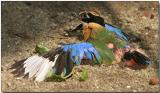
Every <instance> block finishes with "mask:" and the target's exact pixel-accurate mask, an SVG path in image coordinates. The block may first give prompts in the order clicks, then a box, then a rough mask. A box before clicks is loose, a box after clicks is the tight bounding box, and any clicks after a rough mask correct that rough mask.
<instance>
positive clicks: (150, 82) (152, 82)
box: [149, 77, 159, 85]
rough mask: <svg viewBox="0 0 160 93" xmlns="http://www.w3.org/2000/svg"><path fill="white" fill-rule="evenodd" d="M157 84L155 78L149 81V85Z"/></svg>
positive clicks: (157, 81)
mask: <svg viewBox="0 0 160 93" xmlns="http://www.w3.org/2000/svg"><path fill="white" fill-rule="evenodd" d="M158 83H159V79H158V78H157V77H152V78H151V79H150V81H149V84H150V85H157V84H158Z"/></svg>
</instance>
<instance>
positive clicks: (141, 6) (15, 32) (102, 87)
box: [1, 2, 158, 92]
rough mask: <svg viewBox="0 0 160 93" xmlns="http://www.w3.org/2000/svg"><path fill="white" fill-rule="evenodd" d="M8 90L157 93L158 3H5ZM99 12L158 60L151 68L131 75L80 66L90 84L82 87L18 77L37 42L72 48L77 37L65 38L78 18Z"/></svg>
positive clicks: (107, 68)
mask: <svg viewBox="0 0 160 93" xmlns="http://www.w3.org/2000/svg"><path fill="white" fill-rule="evenodd" d="M1 8H2V10H1V11H2V24H1V27H2V32H1V35H2V38H1V39H2V55H1V56H2V67H1V68H2V71H1V73H2V91H3V92H11V91H12V92H31V91H34V92H38V91H39V92H47V91H48V92H53V91H83V92H84V91H112V92H113V91H114V92H127V91H128V92H156V91H158V85H149V79H150V78H151V77H152V76H156V75H157V73H158V70H157V62H156V60H157V39H158V34H157V31H158V2H2V5H1ZM88 8H90V9H94V8H96V9H98V10H99V11H100V12H101V15H102V16H103V17H104V18H105V20H106V22H108V23H111V24H113V25H115V26H117V27H120V28H121V29H123V30H124V31H125V32H126V33H128V34H129V35H130V37H132V38H133V39H132V40H131V43H133V44H134V43H135V44H137V45H139V46H140V47H141V48H142V49H144V50H145V52H146V53H147V54H148V55H149V56H150V58H151V59H152V60H153V64H152V65H151V66H149V67H148V68H147V69H143V70H131V69H129V68H122V67H120V66H119V65H111V66H105V65H102V66H100V67H98V66H89V65H85V66H77V67H76V68H77V69H79V68H82V67H83V68H86V69H87V70H88V72H89V79H88V80H86V81H84V82H80V81H78V80H77V78H75V77H74V76H73V77H71V78H69V79H67V80H66V81H63V82H35V81H33V80H29V79H24V78H19V77H14V74H12V73H11V71H12V70H11V69H10V67H11V65H12V64H14V63H15V61H19V60H21V59H24V58H27V57H29V56H31V55H33V54H34V49H35V46H36V44H37V43H40V42H43V43H44V45H45V46H47V47H49V48H56V47H58V44H59V43H72V42H78V41H79V40H78V39H77V38H75V37H68V38H66V37H64V36H62V35H61V34H62V33H64V31H65V30H69V29H71V28H73V27H74V26H76V25H78V24H79V23H80V21H79V20H78V19H77V18H76V17H75V16H74V14H75V13H79V12H80V11H82V10H85V9H88Z"/></svg>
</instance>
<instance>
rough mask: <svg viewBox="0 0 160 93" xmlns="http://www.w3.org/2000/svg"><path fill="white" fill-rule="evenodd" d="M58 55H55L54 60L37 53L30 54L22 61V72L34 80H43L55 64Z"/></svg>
mask: <svg viewBox="0 0 160 93" xmlns="http://www.w3.org/2000/svg"><path fill="white" fill-rule="evenodd" d="M58 57H59V54H57V55H56V56H55V58H54V61H50V60H49V59H48V58H44V57H41V56H38V55H34V56H31V57H29V58H28V59H27V60H26V61H25V62H24V66H23V67H24V68H25V72H24V74H25V75H26V74H27V73H28V74H29V78H32V77H35V80H36V81H43V80H45V78H46V75H47V73H48V71H49V69H50V68H52V67H54V66H55V63H56V61H57V59H58Z"/></svg>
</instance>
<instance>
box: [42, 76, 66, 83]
mask: <svg viewBox="0 0 160 93" xmlns="http://www.w3.org/2000/svg"><path fill="white" fill-rule="evenodd" d="M65 80H66V79H64V78H62V77H61V75H56V74H50V75H48V77H47V78H46V80H45V81H52V82H62V81H65Z"/></svg>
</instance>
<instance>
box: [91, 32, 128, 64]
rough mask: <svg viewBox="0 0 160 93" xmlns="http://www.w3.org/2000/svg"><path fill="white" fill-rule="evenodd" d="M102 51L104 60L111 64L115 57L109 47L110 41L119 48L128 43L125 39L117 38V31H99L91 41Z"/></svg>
mask: <svg viewBox="0 0 160 93" xmlns="http://www.w3.org/2000/svg"><path fill="white" fill-rule="evenodd" d="M90 43H92V44H93V45H94V46H95V48H96V49H97V50H98V52H99V53H100V55H101V57H102V59H103V62H106V63H109V64H111V63H112V62H113V60H114V59H115V56H114V53H113V50H112V49H109V48H108V47H107V44H108V43H113V44H114V45H116V47H118V48H124V46H125V45H126V44H127V42H126V41H125V40H121V39H118V38H116V35H115V33H113V32H110V31H99V32H97V33H96V34H95V35H94V39H93V40H92V41H90Z"/></svg>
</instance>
